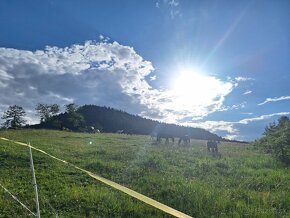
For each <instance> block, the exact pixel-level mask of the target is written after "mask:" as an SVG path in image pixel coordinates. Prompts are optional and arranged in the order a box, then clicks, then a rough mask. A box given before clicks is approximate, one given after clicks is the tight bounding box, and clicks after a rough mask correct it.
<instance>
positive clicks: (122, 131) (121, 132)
mask: <svg viewBox="0 0 290 218" xmlns="http://www.w3.org/2000/svg"><path fill="white" fill-rule="evenodd" d="M116 133H117V134H123V133H124V130H123V129H119V130H117V131H116Z"/></svg>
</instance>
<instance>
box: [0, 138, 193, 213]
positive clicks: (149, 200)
mask: <svg viewBox="0 0 290 218" xmlns="http://www.w3.org/2000/svg"><path fill="white" fill-rule="evenodd" d="M0 139H2V140H5V141H10V142H13V143H16V144H19V145H23V146H26V147H31V148H32V149H34V150H36V151H39V152H41V153H43V154H45V155H47V156H49V157H51V158H53V159H55V160H58V161H60V162H62V163H64V164H68V165H70V166H72V167H74V168H75V169H77V170H80V171H82V172H84V173H86V174H87V175H89V176H90V177H92V178H94V179H96V180H98V181H100V182H102V183H104V184H106V185H108V186H110V187H112V188H114V189H117V190H119V191H121V192H123V193H125V194H127V195H130V196H131V197H134V198H136V199H138V200H140V201H142V202H144V203H146V204H148V205H151V206H153V207H155V208H157V209H159V210H162V211H163V212H165V213H168V214H170V215H172V216H175V217H180V218H191V216H189V215H187V214H185V213H183V212H180V211H178V210H176V209H174V208H171V207H169V206H167V205H165V204H162V203H160V202H158V201H156V200H154V199H152V198H149V197H147V196H145V195H143V194H140V193H138V192H136V191H134V190H132V189H129V188H127V187H125V186H122V185H120V184H118V183H115V182H113V181H111V180H108V179H106V178H104V177H101V176H98V175H96V174H94V173H92V172H90V171H87V170H85V169H83V168H80V167H78V166H76V165H74V164H72V163H69V162H67V161H65V160H62V159H60V158H58V157H55V156H53V155H51V154H49V153H47V152H45V151H43V150H41V149H38V148H35V147H33V146H31V145H27V144H25V143H23V142H18V141H14V140H10V139H7V138H2V137H1V138H0Z"/></svg>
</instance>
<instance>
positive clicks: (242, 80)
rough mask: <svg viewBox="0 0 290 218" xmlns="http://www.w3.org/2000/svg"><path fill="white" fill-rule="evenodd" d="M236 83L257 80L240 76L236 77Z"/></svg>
mask: <svg viewBox="0 0 290 218" xmlns="http://www.w3.org/2000/svg"><path fill="white" fill-rule="evenodd" d="M235 80H236V81H238V82H245V81H251V80H252V81H253V80H255V79H254V78H250V77H242V76H239V77H236V78H235Z"/></svg>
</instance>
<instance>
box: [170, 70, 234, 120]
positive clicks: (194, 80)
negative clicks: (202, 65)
mask: <svg viewBox="0 0 290 218" xmlns="http://www.w3.org/2000/svg"><path fill="white" fill-rule="evenodd" d="M231 87H232V85H231V84H230V83H225V82H223V81H221V80H219V79H218V78H216V77H214V76H209V75H206V74H205V73H202V72H199V71H181V73H180V74H179V75H178V76H177V77H176V78H175V79H174V82H173V83H172V88H171V93H172V96H173V101H172V107H173V108H174V109H175V110H182V111H184V110H186V111H192V110H194V111H196V112H197V111H199V110H200V111H199V113H200V114H202V113H203V111H202V110H204V108H205V107H208V106H210V105H213V104H218V103H219V102H220V101H221V100H222V99H221V97H222V96H224V95H225V94H227V93H228V92H229V91H230V90H231Z"/></svg>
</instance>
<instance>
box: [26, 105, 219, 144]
mask: <svg viewBox="0 0 290 218" xmlns="http://www.w3.org/2000/svg"><path fill="white" fill-rule="evenodd" d="M73 119H76V120H77V124H76V122H73V121H72V120H73ZM91 126H93V127H94V128H95V129H99V130H100V131H101V132H106V133H115V132H117V131H118V130H122V131H123V133H126V134H137V135H150V134H152V133H157V132H163V133H168V134H171V135H173V136H175V137H179V136H182V135H189V136H190V137H191V138H194V139H205V140H209V139H214V140H223V139H222V138H221V137H220V136H218V135H216V134H213V133H211V132H209V131H207V130H204V129H201V128H193V127H185V126H179V125H176V124H168V123H163V122H159V121H156V120H151V119H147V118H143V117H140V116H138V115H132V114H129V113H127V112H124V111H121V110H116V109H114V108H110V107H101V106H96V105H84V106H81V107H79V108H78V109H77V110H76V111H75V113H74V114H73V116H71V115H70V114H69V113H67V112H65V113H61V114H59V115H56V116H53V117H51V118H50V119H48V120H46V121H44V122H41V123H40V124H37V125H32V126H30V127H31V128H36V129H40V128H46V129H56V130H57V129H69V130H73V131H80V132H87V131H88V129H89V127H91Z"/></svg>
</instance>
